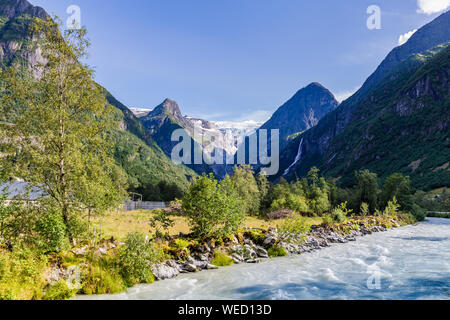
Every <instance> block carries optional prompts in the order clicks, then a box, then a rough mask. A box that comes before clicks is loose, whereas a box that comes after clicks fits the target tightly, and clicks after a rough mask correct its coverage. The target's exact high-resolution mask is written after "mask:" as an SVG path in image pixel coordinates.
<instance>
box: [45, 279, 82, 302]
mask: <svg viewBox="0 0 450 320" xmlns="http://www.w3.org/2000/svg"><path fill="white" fill-rule="evenodd" d="M76 292H77V290H76V289H70V288H69V287H68V286H67V283H66V281H64V280H59V281H58V282H57V283H55V284H54V285H52V286H49V288H48V289H47V291H46V292H45V295H44V300H67V299H70V298H72V297H73V296H74V295H75V294H76Z"/></svg>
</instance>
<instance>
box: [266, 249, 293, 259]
mask: <svg viewBox="0 0 450 320" xmlns="http://www.w3.org/2000/svg"><path fill="white" fill-rule="evenodd" d="M267 254H268V255H269V257H271V258H274V257H285V256H287V255H288V253H287V251H286V249H284V248H282V247H279V246H274V247H272V248H270V249H269V250H267Z"/></svg>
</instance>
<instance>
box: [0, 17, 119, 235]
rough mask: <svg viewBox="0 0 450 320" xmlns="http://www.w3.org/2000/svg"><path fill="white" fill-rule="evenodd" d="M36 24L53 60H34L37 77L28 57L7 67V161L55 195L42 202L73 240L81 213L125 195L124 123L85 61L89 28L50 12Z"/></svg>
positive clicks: (2, 107) (1, 101)
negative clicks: (120, 158) (120, 147)
mask: <svg viewBox="0 0 450 320" xmlns="http://www.w3.org/2000/svg"><path fill="white" fill-rule="evenodd" d="M30 29H31V33H30V36H36V35H40V36H39V37H35V38H36V39H37V40H36V42H35V43H33V45H35V46H39V47H40V49H42V51H43V52H44V54H45V58H46V59H45V60H46V63H45V64H39V63H37V65H36V66H35V68H37V69H39V70H40V71H41V72H40V73H41V76H40V77H39V79H37V80H36V79H35V77H33V74H32V71H33V70H32V68H27V67H28V66H26V65H22V66H20V67H19V68H17V67H10V68H7V69H6V70H2V71H1V72H0V83H1V91H2V93H3V94H2V95H1V96H0V113H1V114H4V115H6V116H5V117H6V118H7V119H8V121H9V122H11V123H13V124H14V125H4V126H2V130H1V131H0V134H1V136H0V141H1V143H2V147H3V148H4V150H5V151H6V154H8V156H6V157H0V162H1V163H0V166H2V168H3V167H4V168H7V171H8V172H10V174H11V175H12V176H15V177H20V178H22V179H24V180H25V181H27V182H29V183H30V184H31V185H33V186H38V187H39V188H41V189H42V190H43V191H44V192H45V193H46V194H47V195H48V197H47V198H45V201H42V202H41V203H40V204H39V206H40V207H41V208H42V207H44V206H48V207H47V208H49V209H50V208H52V209H53V208H55V209H56V211H58V212H60V213H61V215H62V219H63V223H64V224H65V226H66V228H65V230H66V236H67V237H68V238H69V239H70V240H74V238H75V235H74V230H72V225H71V224H70V222H71V221H76V218H74V217H76V216H80V215H81V213H82V212H83V211H84V210H88V209H90V210H93V211H96V212H102V211H104V210H106V209H108V208H111V207H115V206H116V205H118V204H119V203H120V201H122V200H123V198H124V196H125V192H124V188H123V187H124V181H123V174H122V171H121V169H119V168H118V167H117V166H116V164H115V162H114V159H113V156H112V149H111V144H112V143H111V141H110V140H109V136H108V133H109V132H110V131H111V130H113V129H114V128H116V127H118V125H119V123H118V122H116V121H115V119H114V112H113V108H112V107H111V106H109V105H108V104H107V102H106V99H105V96H104V94H102V91H101V89H100V88H99V87H98V86H96V85H95V83H94V82H93V79H92V78H93V70H91V69H89V67H88V66H86V65H84V64H82V63H80V62H79V61H81V60H83V59H84V58H85V57H86V54H87V51H86V49H87V48H88V46H89V41H88V40H87V39H86V30H85V29H79V30H67V31H64V32H60V25H59V24H58V22H54V21H53V20H51V19H50V18H49V19H48V20H46V21H43V20H40V19H35V20H34V21H33V24H32V26H31V28H30ZM18 107H20V111H21V112H17V108H18ZM5 137H7V138H6V139H5Z"/></svg>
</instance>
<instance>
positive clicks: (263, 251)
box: [255, 246, 269, 258]
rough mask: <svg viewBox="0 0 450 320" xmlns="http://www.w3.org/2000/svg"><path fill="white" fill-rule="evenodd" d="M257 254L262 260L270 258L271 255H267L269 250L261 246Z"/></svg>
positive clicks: (257, 249)
mask: <svg viewBox="0 0 450 320" xmlns="http://www.w3.org/2000/svg"><path fill="white" fill-rule="evenodd" d="M255 252H256V254H257V255H258V257H260V258H269V254H268V253H267V250H266V249H264V248H263V247H261V246H256V247H255Z"/></svg>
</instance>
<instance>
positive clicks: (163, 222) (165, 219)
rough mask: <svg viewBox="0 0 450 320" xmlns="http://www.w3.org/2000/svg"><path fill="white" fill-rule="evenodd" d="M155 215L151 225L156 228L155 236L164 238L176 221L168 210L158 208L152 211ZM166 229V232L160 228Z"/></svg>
mask: <svg viewBox="0 0 450 320" xmlns="http://www.w3.org/2000/svg"><path fill="white" fill-rule="evenodd" d="M152 213H153V216H152V218H151V219H150V226H151V227H152V228H154V229H155V237H156V238H163V237H165V236H167V235H168V234H169V228H170V227H173V225H174V224H175V222H174V221H173V219H171V218H170V214H169V213H168V212H167V211H166V210H162V209H156V210H153V211H152ZM160 227H161V228H162V230H164V232H165V234H164V233H162V232H161V231H160V229H159V228H160Z"/></svg>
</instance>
